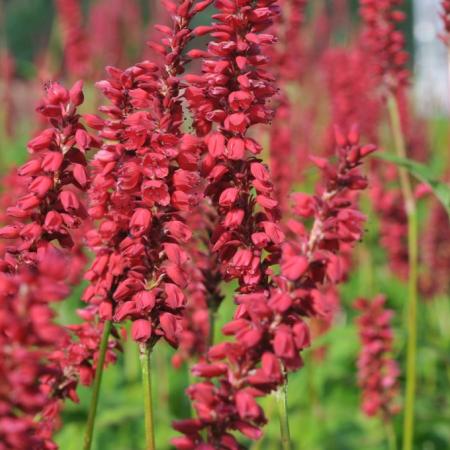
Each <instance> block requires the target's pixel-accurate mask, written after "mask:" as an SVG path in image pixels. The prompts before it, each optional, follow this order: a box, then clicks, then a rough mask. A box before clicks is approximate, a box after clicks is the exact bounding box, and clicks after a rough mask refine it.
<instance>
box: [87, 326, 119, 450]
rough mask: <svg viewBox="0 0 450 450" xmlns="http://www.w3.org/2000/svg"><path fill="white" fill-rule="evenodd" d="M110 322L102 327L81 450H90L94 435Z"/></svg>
mask: <svg viewBox="0 0 450 450" xmlns="http://www.w3.org/2000/svg"><path fill="white" fill-rule="evenodd" d="M111 327H112V322H111V321H110V320H107V321H106V322H105V324H104V326H103V335H102V340H101V342H100V349H99V355H98V360H97V368H96V370H95V379H94V388H93V392H92V398H91V404H90V407H89V414H88V421H87V425H86V433H85V436H84V446H83V450H90V449H91V445H92V436H93V434H94V426H95V417H96V415H97V406H98V398H99V395H100V387H101V384H102V376H103V368H104V365H105V357H106V351H107V350H108V340H109V334H110V332H111Z"/></svg>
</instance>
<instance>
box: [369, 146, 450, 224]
mask: <svg viewBox="0 0 450 450" xmlns="http://www.w3.org/2000/svg"><path fill="white" fill-rule="evenodd" d="M374 156H375V157H376V158H379V159H383V160H385V161H389V162H391V163H393V164H395V165H396V166H398V167H403V168H404V169H406V170H407V171H408V172H410V173H411V175H413V176H414V177H416V178H417V179H418V180H420V181H422V182H423V183H426V184H428V185H429V186H430V187H431V189H432V190H433V192H434V194H435V195H436V197H437V198H438V199H439V201H440V202H441V203H442V205H443V206H444V208H445V209H446V211H447V213H448V215H449V216H450V185H449V184H447V183H445V182H443V181H441V180H438V179H437V178H435V175H434V173H432V170H431V169H430V168H429V167H427V166H426V165H424V164H421V163H419V162H417V161H414V160H412V159H406V158H399V157H398V156H395V155H391V154H389V153H384V152H381V153H376V154H375V155H374Z"/></svg>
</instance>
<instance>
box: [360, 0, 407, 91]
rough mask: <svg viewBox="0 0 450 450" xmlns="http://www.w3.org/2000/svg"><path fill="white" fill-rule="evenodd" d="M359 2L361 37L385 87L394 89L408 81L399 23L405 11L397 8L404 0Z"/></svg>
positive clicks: (403, 37)
mask: <svg viewBox="0 0 450 450" xmlns="http://www.w3.org/2000/svg"><path fill="white" fill-rule="evenodd" d="M359 3H360V8H361V17H362V19H363V21H364V25H365V29H364V36H363V38H364V42H365V45H366V47H367V49H368V50H369V51H370V53H371V54H372V57H373V61H372V63H373V65H374V70H375V73H376V75H377V76H378V77H380V81H381V82H382V84H383V85H384V87H385V88H386V89H388V90H390V91H393V92H395V91H397V89H398V88H401V87H404V86H405V85H407V84H408V81H409V71H408V69H407V68H406V63H407V61H408V58H409V56H408V53H407V52H406V50H405V42H406V40H405V36H404V34H403V32H402V31H401V30H400V29H399V27H398V25H399V23H401V22H403V21H404V20H405V14H404V13H403V12H402V11H400V10H399V9H398V7H399V6H401V5H402V3H403V1H402V0H360V2H359Z"/></svg>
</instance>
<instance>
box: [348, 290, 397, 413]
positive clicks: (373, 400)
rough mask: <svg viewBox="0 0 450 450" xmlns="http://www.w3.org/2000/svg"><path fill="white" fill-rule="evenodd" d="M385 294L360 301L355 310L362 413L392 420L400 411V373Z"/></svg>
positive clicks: (356, 303)
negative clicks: (358, 341) (356, 315)
mask: <svg viewBox="0 0 450 450" xmlns="http://www.w3.org/2000/svg"><path fill="white" fill-rule="evenodd" d="M385 303H386V298H385V297H383V296H382V295H379V296H377V297H375V298H374V299H373V300H366V299H358V300H357V301H356V302H355V308H356V309H358V310H359V311H360V316H359V317H358V319H357V325H358V332H359V337H360V340H361V346H362V348H361V353H360V355H359V357H358V385H359V386H360V388H361V390H362V410H363V411H364V413H365V414H367V415H368V416H375V415H379V416H380V417H381V418H382V419H383V420H385V421H389V420H390V419H391V418H392V416H393V415H395V414H397V413H398V412H399V411H400V408H399V403H398V395H399V392H398V391H399V386H398V379H399V376H400V370H399V367H398V364H397V362H396V361H395V359H393V358H392V351H393V340H394V335H393V332H392V327H391V319H392V316H393V311H391V310H389V309H386V306H385Z"/></svg>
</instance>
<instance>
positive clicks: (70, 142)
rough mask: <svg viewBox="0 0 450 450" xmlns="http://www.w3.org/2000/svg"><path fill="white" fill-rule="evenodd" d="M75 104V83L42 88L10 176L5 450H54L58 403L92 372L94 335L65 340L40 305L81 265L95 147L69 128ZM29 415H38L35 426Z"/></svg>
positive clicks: (57, 296)
mask: <svg viewBox="0 0 450 450" xmlns="http://www.w3.org/2000/svg"><path fill="white" fill-rule="evenodd" d="M82 101H83V94H82V90H81V83H79V82H78V83H76V84H75V85H74V86H73V87H72V89H71V90H70V91H68V90H66V89H65V88H63V87H62V86H60V85H59V84H57V83H52V84H50V85H48V86H47V92H46V96H45V98H44V100H43V102H42V104H41V105H40V106H39V108H38V111H39V112H40V113H41V114H42V115H43V116H44V117H45V118H47V120H48V121H49V122H50V125H51V127H50V128H47V129H45V130H43V131H42V132H41V133H40V134H39V135H38V136H37V137H35V138H34V139H32V140H31V141H30V142H29V144H28V148H29V151H30V153H31V157H30V159H29V161H28V162H27V163H26V164H25V165H23V166H22V167H21V168H19V170H18V174H19V179H20V182H19V181H18V180H17V182H14V186H16V185H17V191H19V192H20V194H19V195H18V197H19V199H18V201H17V203H16V204H15V205H14V206H11V207H9V208H8V209H7V213H8V216H9V218H8V220H6V222H7V223H8V224H7V225H6V226H4V227H3V228H1V229H0V236H1V237H2V238H5V239H8V240H10V245H7V246H5V248H4V249H3V250H2V253H4V254H3V258H2V260H1V261H0V274H1V284H2V289H1V292H2V296H1V302H0V317H1V319H0V321H1V322H2V327H1V329H2V334H1V337H0V352H2V356H4V358H3V357H2V361H3V368H2V370H1V375H0V376H1V380H0V384H1V385H2V388H3V387H4V391H3V389H2V397H1V402H0V403H1V405H2V406H1V408H0V410H1V412H0V414H1V417H2V419H1V420H2V421H3V422H2V427H1V429H2V431H3V432H4V436H3V437H4V439H3V440H2V442H3V441H4V442H5V445H9V446H6V447H5V448H14V449H16V450H17V449H24V450H25V449H29V448H55V446H54V444H53V443H52V442H51V434H52V431H53V430H54V428H55V427H56V426H57V423H58V412H59V398H66V397H69V398H71V399H73V400H76V399H77V397H76V393H75V388H76V385H77V383H78V380H79V379H80V378H81V381H82V382H88V381H89V380H90V379H91V378H92V373H93V371H94V367H93V366H94V360H95V354H96V352H97V349H98V345H99V341H100V339H99V335H100V333H101V328H99V327H97V325H96V324H95V323H90V324H89V325H85V326H84V330H81V329H79V328H78V327H76V326H75V327H73V332H74V334H75V335H76V336H77V339H76V340H74V341H71V335H70V333H69V332H68V331H66V330H65V329H64V328H62V327H61V326H59V325H56V324H55V323H54V322H53V316H54V313H53V310H52V308H51V307H50V303H51V302H55V301H59V300H62V299H64V298H66V297H67V295H68V294H69V292H70V284H72V283H77V282H78V280H79V278H80V272H81V271H82V269H83V267H84V264H85V257H84V255H83V252H82V250H81V243H80V239H81V236H80V232H81V231H82V228H83V227H84V224H85V218H86V211H85V207H84V205H83V202H82V198H81V197H82V193H83V191H84V190H85V189H86V188H87V186H88V178H87V172H86V164H87V160H86V155H85V152H86V150H87V149H89V148H91V147H94V146H97V145H98V141H97V140H96V139H95V138H93V137H91V136H90V135H89V134H88V133H87V132H86V131H85V129H84V127H83V126H82V125H81V124H80V122H79V118H80V116H79V115H78V114H77V107H78V106H79V105H80V104H81V103H82ZM13 176H14V178H13V180H16V176H15V175H14V174H13ZM3 200H4V201H5V203H6V202H8V199H7V198H4V199H3ZM2 203H3V202H2ZM5 206H6V205H5ZM55 241H56V242H55ZM112 346H115V344H112ZM112 358H113V356H112V355H108V359H109V360H111V359H112ZM3 369H4V370H3ZM88 372H89V373H90V375H88ZM37 413H42V420H41V421H40V423H39V422H37V421H35V418H34V416H35V415H36V414H37Z"/></svg>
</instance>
